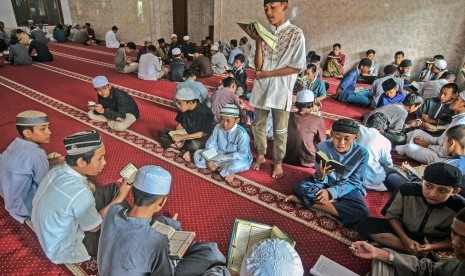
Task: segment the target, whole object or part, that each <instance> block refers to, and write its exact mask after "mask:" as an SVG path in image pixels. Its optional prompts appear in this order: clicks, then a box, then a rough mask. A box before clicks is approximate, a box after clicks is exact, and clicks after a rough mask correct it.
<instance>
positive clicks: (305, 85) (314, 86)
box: [302, 64, 327, 107]
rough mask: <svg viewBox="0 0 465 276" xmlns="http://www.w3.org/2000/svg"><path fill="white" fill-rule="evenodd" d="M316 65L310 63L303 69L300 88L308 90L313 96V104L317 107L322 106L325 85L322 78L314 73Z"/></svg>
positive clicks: (325, 95)
mask: <svg viewBox="0 0 465 276" xmlns="http://www.w3.org/2000/svg"><path fill="white" fill-rule="evenodd" d="M316 70H317V67H316V65H315V64H310V65H309V66H307V70H305V76H304V81H303V82H302V89H304V90H310V91H312V92H313V96H314V97H315V101H314V104H315V105H316V106H318V107H321V106H322V104H321V103H322V101H323V100H324V99H326V97H327V94H326V85H325V82H324V81H323V79H320V78H319V77H318V75H317V74H316Z"/></svg>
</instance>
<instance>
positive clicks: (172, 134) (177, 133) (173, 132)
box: [168, 128, 188, 137]
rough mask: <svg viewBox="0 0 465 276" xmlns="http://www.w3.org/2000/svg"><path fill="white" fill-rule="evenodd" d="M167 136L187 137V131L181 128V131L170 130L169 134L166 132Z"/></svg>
mask: <svg viewBox="0 0 465 276" xmlns="http://www.w3.org/2000/svg"><path fill="white" fill-rule="evenodd" d="M168 134H169V135H170V136H171V137H173V136H174V135H187V134H188V133H187V131H186V130H185V129H183V128H181V129H177V130H172V131H170V132H168Z"/></svg>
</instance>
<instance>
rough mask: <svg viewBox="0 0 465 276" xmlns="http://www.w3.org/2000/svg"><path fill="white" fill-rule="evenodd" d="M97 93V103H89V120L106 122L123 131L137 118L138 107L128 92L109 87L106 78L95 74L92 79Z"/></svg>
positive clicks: (110, 126) (112, 127)
mask: <svg viewBox="0 0 465 276" xmlns="http://www.w3.org/2000/svg"><path fill="white" fill-rule="evenodd" d="M92 84H93V86H94V89H95V91H97V94H98V103H97V104H96V105H89V110H90V111H89V112H88V113H87V115H88V116H89V118H90V119H91V120H94V121H98V122H106V123H107V124H108V127H109V128H111V129H114V130H116V131H125V130H126V129H127V128H128V127H130V126H131V125H132V124H133V123H134V122H136V120H137V119H138V118H139V107H138V106H137V104H136V102H135V101H134V99H133V98H132V97H131V96H129V94H128V93H126V92H124V91H123V90H120V89H118V88H114V87H111V85H110V84H109V82H108V79H107V78H106V77H104V76H97V77H95V78H94V79H93V80H92Z"/></svg>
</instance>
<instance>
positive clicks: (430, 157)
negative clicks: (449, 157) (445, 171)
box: [396, 129, 446, 164]
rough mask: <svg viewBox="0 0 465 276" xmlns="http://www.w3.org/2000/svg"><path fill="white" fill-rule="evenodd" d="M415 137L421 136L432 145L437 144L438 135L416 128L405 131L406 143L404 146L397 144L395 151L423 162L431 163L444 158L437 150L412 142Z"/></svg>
mask: <svg viewBox="0 0 465 276" xmlns="http://www.w3.org/2000/svg"><path fill="white" fill-rule="evenodd" d="M415 137H421V138H422V139H423V140H425V141H426V142H428V143H429V144H433V145H435V144H437V143H438V140H439V139H438V137H434V136H432V135H430V134H428V133H427V132H425V131H423V130H420V129H417V130H414V131H411V132H409V133H407V144H406V145H405V146H397V147H396V150H397V152H399V153H403V154H405V155H406V156H408V157H410V158H411V159H413V160H416V161H418V162H421V163H423V164H431V163H434V162H440V161H444V160H446V158H443V157H441V156H439V153H438V152H436V151H433V150H431V149H429V148H424V147H422V146H419V145H417V144H415V143H413V138H415ZM402 147H404V148H402ZM402 151H403V152H402Z"/></svg>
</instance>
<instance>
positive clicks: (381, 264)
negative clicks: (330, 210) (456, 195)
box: [350, 209, 465, 276]
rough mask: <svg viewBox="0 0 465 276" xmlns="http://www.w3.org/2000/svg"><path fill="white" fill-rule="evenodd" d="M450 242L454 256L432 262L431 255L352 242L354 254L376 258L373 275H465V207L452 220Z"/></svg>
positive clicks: (370, 258)
mask: <svg viewBox="0 0 465 276" xmlns="http://www.w3.org/2000/svg"><path fill="white" fill-rule="evenodd" d="M450 228H451V233H450V237H451V242H452V248H453V250H454V255H455V257H454V258H450V259H448V260H447V261H441V262H433V261H431V259H429V258H423V259H418V258H417V257H416V256H412V255H404V254H399V253H397V252H395V251H393V250H390V249H381V248H377V247H374V246H373V245H371V244H369V243H367V242H366V241H356V242H354V243H352V245H351V247H350V250H351V251H352V254H354V255H355V256H357V257H360V258H363V259H369V260H373V264H372V266H373V267H372V270H371V272H372V273H371V275H425V276H426V275H428V276H432V275H450V276H460V275H464V274H465V209H462V210H461V211H459V212H458V213H457V215H456V216H455V218H454V220H453V221H452V225H451V226H450Z"/></svg>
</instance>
